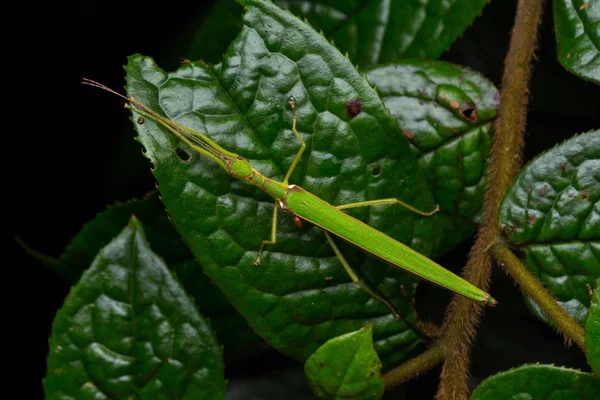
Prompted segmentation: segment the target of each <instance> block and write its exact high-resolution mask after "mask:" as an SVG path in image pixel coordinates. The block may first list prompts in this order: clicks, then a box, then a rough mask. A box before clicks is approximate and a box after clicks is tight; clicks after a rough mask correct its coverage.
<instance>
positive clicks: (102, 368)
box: [44, 218, 225, 400]
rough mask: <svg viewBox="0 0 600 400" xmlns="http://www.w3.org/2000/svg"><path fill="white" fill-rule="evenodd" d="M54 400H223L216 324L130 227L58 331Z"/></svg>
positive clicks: (50, 392) (70, 299) (50, 394)
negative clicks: (205, 316) (215, 330)
mask: <svg viewBox="0 0 600 400" xmlns="http://www.w3.org/2000/svg"><path fill="white" fill-rule="evenodd" d="M44 389H45V393H46V399H48V400H52V399H65V398H95V399H128V398H131V399H133V398H139V399H146V398H147V399H159V398H164V399H166V398H171V399H172V398H194V399H222V398H223V393H224V390H225V379H224V376H223V361H222V357H221V348H220V347H219V345H218V344H217V341H216V338H215V336H214V333H213V332H212V330H211V329H210V326H209V324H208V323H207V322H206V321H205V319H204V318H203V317H202V316H201V315H200V314H199V313H198V310H197V309H196V307H195V306H194V304H193V302H191V301H190V300H189V298H188V296H187V294H186V293H185V292H184V290H183V288H182V287H181V286H180V284H179V283H178V282H177V281H176V280H175V279H174V278H173V276H172V273H171V272H170V271H169V270H168V269H167V267H166V265H165V264H164V263H163V261H162V260H161V259H160V257H158V256H157V255H156V254H154V253H153V252H152V250H150V248H149V247H148V243H147V242H146V238H145V235H144V231H143V228H142V225H141V224H140V222H139V221H138V220H136V219H135V218H132V219H131V221H130V223H129V225H128V226H127V227H126V228H125V229H124V230H123V231H122V232H121V233H120V234H119V235H118V236H117V237H116V238H115V239H114V240H113V241H112V242H111V243H109V244H108V245H107V246H106V247H104V248H103V249H102V250H101V251H100V253H99V254H98V256H97V257H96V258H95V259H94V262H93V263H92V265H91V267H90V269H89V270H87V271H86V272H85V273H84V274H83V276H82V277H81V280H80V281H79V282H78V283H77V285H75V286H74V287H73V289H72V290H71V292H70V293H69V295H68V296H67V298H66V300H65V303H64V305H63V307H62V308H61V309H60V310H59V311H58V313H57V315H56V318H55V320H54V323H53V326H52V336H51V339H50V355H49V356H48V375H47V377H46V380H45V381H44Z"/></svg>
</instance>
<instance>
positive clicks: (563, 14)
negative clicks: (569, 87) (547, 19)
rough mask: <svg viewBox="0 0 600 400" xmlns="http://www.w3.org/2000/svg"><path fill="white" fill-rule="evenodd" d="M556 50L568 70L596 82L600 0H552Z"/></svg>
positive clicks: (599, 63)
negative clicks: (599, 0) (598, 0)
mask: <svg viewBox="0 0 600 400" xmlns="http://www.w3.org/2000/svg"><path fill="white" fill-rule="evenodd" d="M553 11H554V26H555V29H556V44H557V47H556V51H557V54H558V60H559V61H560V63H561V64H562V65H563V66H564V67H565V68H566V69H567V70H568V71H570V72H571V73H573V74H575V75H577V76H579V77H581V78H583V79H586V80H590V81H592V82H596V83H600V3H598V2H597V1H591V0H554V1H553Z"/></svg>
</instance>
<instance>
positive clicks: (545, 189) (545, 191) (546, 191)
mask: <svg viewBox="0 0 600 400" xmlns="http://www.w3.org/2000/svg"><path fill="white" fill-rule="evenodd" d="M546 194H548V185H544V186H543V187H542V189H541V190H540V193H539V195H540V197H544V196H545V195H546Z"/></svg>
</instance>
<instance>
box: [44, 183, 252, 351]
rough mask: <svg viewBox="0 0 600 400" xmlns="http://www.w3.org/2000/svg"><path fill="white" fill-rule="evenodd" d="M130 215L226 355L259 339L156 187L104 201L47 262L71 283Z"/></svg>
mask: <svg viewBox="0 0 600 400" xmlns="http://www.w3.org/2000/svg"><path fill="white" fill-rule="evenodd" d="M131 215H135V216H136V217H137V218H138V219H140V220H141V221H147V222H146V223H145V224H144V232H145V234H146V237H147V238H148V242H149V243H150V245H151V246H152V248H153V249H154V251H155V252H156V253H157V254H159V255H160V256H161V257H163V258H164V259H165V261H166V263H167V265H168V266H169V268H171V270H172V271H174V272H175V273H176V274H177V277H178V278H179V281H180V282H181V284H182V285H183V287H184V289H185V291H186V293H187V294H189V295H190V296H192V297H193V298H194V300H195V301H196V305H197V306H198V309H199V310H200V312H201V313H202V314H203V315H205V316H206V317H208V318H210V320H211V323H212V325H213V328H214V329H215V331H216V332H217V336H218V338H219V343H220V344H222V345H223V346H224V351H225V357H226V358H229V357H230V356H232V355H233V354H235V353H236V352H237V351H238V350H243V349H245V348H247V347H248V345H249V344H250V343H255V342H257V341H259V340H260V338H259V337H258V336H257V335H256V334H255V333H254V331H252V329H250V327H248V323H247V322H246V321H245V320H244V318H242V316H241V315H240V314H239V313H238V312H237V311H236V310H235V309H234V308H233V307H232V306H231V304H230V303H229V301H228V300H227V298H226V297H225V295H224V294H223V292H221V291H220V290H219V289H218V288H217V287H216V286H215V285H213V284H212V283H211V281H210V279H209V278H208V276H207V275H206V274H205V273H204V272H203V271H202V267H201V266H200V265H199V264H198V263H197V262H196V261H195V259H194V256H193V255H192V253H191V252H190V250H189V249H188V247H187V246H186V245H185V243H183V241H182V240H181V236H180V235H179V234H178V233H177V231H176V230H175V227H174V226H173V224H171V221H169V218H168V216H167V212H166V211H165V206H164V205H163V204H162V202H161V201H160V199H159V198H158V193H156V192H153V193H150V194H148V195H147V196H146V197H145V198H144V199H142V200H138V199H133V200H130V201H127V202H125V203H115V204H111V205H109V206H108V207H107V208H106V209H105V210H104V211H102V212H100V213H98V215H96V217H95V218H94V219H92V220H91V221H90V222H88V223H87V224H85V225H84V226H83V228H82V229H81V230H80V231H79V232H78V233H77V234H76V235H75V236H74V237H73V239H72V240H71V243H69V245H68V246H67V247H66V249H65V251H64V252H63V253H62V254H61V256H60V258H59V259H58V260H56V261H55V262H54V263H53V265H50V266H51V267H52V269H54V270H55V271H56V272H57V273H59V274H60V275H61V276H63V277H64V278H65V279H67V280H68V281H69V283H71V284H72V285H74V284H75V283H76V282H77V281H78V280H79V278H80V276H81V274H82V273H83V271H84V270H85V268H88V267H89V265H90V264H91V263H92V261H93V260H94V257H95V256H96V254H97V253H98V252H99V251H100V249H101V248H102V247H104V246H105V245H106V244H107V243H108V242H110V241H111V240H112V239H113V238H114V237H115V236H116V235H118V234H119V232H120V231H121V230H122V229H123V226H124V225H126V224H127V222H128V221H129V218H130V217H131ZM38 259H40V256H39V255H38ZM40 261H43V260H41V259H40Z"/></svg>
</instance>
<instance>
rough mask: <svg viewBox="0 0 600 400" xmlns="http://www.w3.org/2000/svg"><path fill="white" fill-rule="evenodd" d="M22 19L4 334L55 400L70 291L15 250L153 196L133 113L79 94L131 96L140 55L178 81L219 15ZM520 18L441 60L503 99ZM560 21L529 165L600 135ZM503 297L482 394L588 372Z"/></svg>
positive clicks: (84, 11)
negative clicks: (502, 379) (498, 379)
mask: <svg viewBox="0 0 600 400" xmlns="http://www.w3.org/2000/svg"><path fill="white" fill-rule="evenodd" d="M208 3H210V2H208ZM548 3H550V2H548ZM548 5H550V4H548ZM22 6H24V7H31V10H24V13H23V14H22V15H23V16H24V17H25V18H26V20H24V21H23V22H22V23H21V24H20V28H19V29H15V30H14V31H13V33H12V35H13V36H14V40H13V39H11V37H10V35H9V37H8V39H9V42H11V44H13V45H15V44H16V46H15V48H14V49H13V48H11V47H10V46H7V49H6V50H5V55H9V56H10V57H5V71H6V72H5V84H6V86H5V88H8V92H9V93H8V94H6V97H7V99H5V101H8V103H9V104H10V105H11V106H10V107H8V108H7V107H5V108H4V109H5V111H9V110H10V111H9V112H10V114H8V115H4V117H5V118H6V119H5V123H4V135H5V136H6V137H7V138H9V140H8V145H5V147H4V150H5V152H4V154H5V160H6V161H7V163H6V164H5V166H4V177H7V178H8V185H7V186H8V187H5V189H4V191H3V193H4V196H3V197H5V198H6V199H8V205H7V206H5V212H6V214H8V219H9V223H8V226H9V228H8V236H7V240H8V242H9V256H8V257H7V261H6V262H5V263H3V264H4V266H5V267H4V270H5V271H7V272H9V274H6V275H5V278H4V286H5V290H4V297H5V301H4V304H5V307H6V310H7V311H8V312H7V313H6V317H5V318H6V323H5V324H3V326H4V335H5V336H6V341H5V343H8V344H9V346H8V349H9V355H7V356H8V360H10V364H13V365H14V368H12V372H13V373H16V374H18V375H19V376H21V375H22V379H25V381H26V382H27V383H26V385H23V386H20V387H21V388H22V389H23V392H25V393H22V394H23V395H22V396H19V397H20V398H21V397H22V398H32V399H35V398H43V394H42V393H43V392H42V389H41V379H42V377H43V376H44V375H45V360H46V355H47V341H48V337H49V333H50V327H51V323H52V319H53V318H54V314H55V312H56V310H57V309H58V308H59V307H60V306H61V304H62V302H63V300H64V297H65V296H66V294H67V293H68V289H69V288H68V286H67V285H66V284H64V283H63V282H62V280H61V279H60V278H59V277H57V276H56V275H55V274H54V273H53V272H51V271H49V270H48V269H46V268H45V267H43V266H41V265H40V264H39V263H38V262H36V261H35V260H34V259H32V258H31V257H30V256H28V255H27V254H25V253H24V252H23V251H22V250H21V249H19V248H18V247H17V246H16V244H15V241H14V239H13V236H14V235H19V236H20V237H21V238H22V239H23V240H24V241H26V242H27V243H28V244H29V245H30V246H31V247H33V248H35V249H37V250H39V251H41V252H44V253H48V254H51V255H55V256H57V255H58V254H60V252H61V251H62V249H63V248H64V246H65V245H66V244H67V243H68V242H69V239H70V238H71V236H72V235H74V234H75V233H76V232H77V231H78V230H79V229H80V227H81V226H82V225H83V224H84V223H85V222H87V221H89V220H90V219H91V218H93V217H94V215H95V214H96V213H98V212H99V211H101V210H103V209H104V208H105V206H106V205H107V204H110V203H112V202H114V201H116V200H119V201H125V200H127V199H129V198H132V197H140V196H142V195H143V194H145V193H146V192H147V191H148V190H149V189H151V188H152V187H153V186H154V179H153V178H152V176H151V174H150V173H149V172H148V167H149V163H148V162H147V161H146V160H145V159H144V158H143V156H142V154H141V149H140V147H139V145H138V144H137V143H136V142H134V140H133V129H132V127H131V124H130V122H129V119H128V113H127V112H126V111H124V110H123V109H122V103H123V102H122V101H121V100H118V99H116V98H114V97H111V96H108V95H107V94H104V93H102V92H100V91H98V90H92V89H90V88H88V87H85V86H82V85H81V84H80V83H79V82H80V80H81V78H82V77H87V78H91V79H95V80H98V81H101V82H102V83H104V84H106V85H108V86H110V87H113V88H115V89H117V90H121V89H122V87H123V86H124V83H125V81H124V71H123V69H122V65H124V64H125V63H126V58H127V56H128V55H131V54H133V53H138V52H139V53H142V54H146V55H151V56H153V57H154V58H155V59H156V60H157V62H158V64H159V65H160V66H161V67H163V68H164V69H165V70H167V71H170V70H174V69H175V68H176V67H177V65H178V63H179V60H180V58H181V57H184V56H185V54H186V51H187V50H188V47H187V39H186V38H189V34H190V33H191V32H194V30H195V28H196V27H197V26H199V25H200V23H201V22H202V20H203V18H204V17H205V15H206V14H207V13H208V11H209V10H210V5H209V4H207V2H202V1H173V2H171V3H161V4H154V5H150V4H149V3H148V4H146V3H142V2H122V1H113V0H108V1H86V2H82V3H79V4H77V5H59V6H56V5H55V4H46V5H44V6H42V7H43V8H40V7H38V6H35V7H34V6H32V5H31V6H30V5H26V4H24V5H22ZM56 7H64V9H60V8H56ZM514 7H515V2H514V1H493V2H492V4H491V5H488V6H487V7H486V8H485V9H484V11H483V14H484V15H483V17H482V18H480V19H479V20H477V21H476V23H475V24H474V26H472V27H471V28H470V29H469V30H468V31H467V33H466V35H465V36H464V37H463V38H461V39H460V40H458V41H457V42H456V43H455V45H453V47H452V48H451V49H450V51H448V52H446V53H445V54H444V56H443V57H442V59H445V60H449V61H453V62H457V63H459V64H463V65H468V66H470V67H472V68H473V69H475V70H478V71H480V72H482V73H483V74H484V75H485V76H486V77H488V78H489V79H491V80H492V81H493V82H494V83H495V84H497V85H499V84H500V79H501V75H502V64H503V59H504V56H505V52H506V50H507V49H508V40H509V36H508V33H509V31H510V28H511V26H512V23H513V15H514ZM550 8H551V7H547V10H546V13H545V18H544V24H543V26H542V31H541V32H542V33H541V46H540V50H539V52H538V59H539V61H536V64H535V71H534V77H533V80H532V89H531V98H532V104H531V109H530V113H529V119H528V128H527V136H526V140H527V147H526V158H527V159H529V158H530V157H532V156H533V155H535V154H537V153H539V152H540V151H542V150H544V149H547V148H549V147H551V146H552V145H553V144H555V143H558V142H560V141H562V140H564V139H566V138H568V137H570V136H571V135H572V134H574V133H578V132H584V131H587V130H589V129H597V128H598V127H599V124H598V121H597V120H596V119H595V118H596V115H598V100H597V96H596V97H594V93H595V94H596V95H597V94H598V92H599V91H598V86H595V85H593V84H590V83H586V82H583V81H582V80H580V79H578V78H576V77H574V76H572V75H571V74H569V73H567V72H566V71H565V70H564V69H563V67H562V66H560V65H559V64H558V62H557V61H556V56H555V54H556V53H555V40H554V32H553V26H552V15H551V9H550ZM9 17H10V16H7V18H9ZM469 246H470V243H466V244H465V245H464V246H462V247H461V248H459V249H457V250H456V251H454V252H453V253H452V254H451V255H449V256H448V258H447V259H448V260H453V263H454V264H458V265H460V263H457V262H456V261H455V260H457V259H458V260H464V259H465V257H466V254H467V253H468V249H469ZM448 262H449V263H450V261H448ZM13 274H14V276H13ZM492 293H493V294H494V297H496V298H497V299H498V300H499V301H500V305H499V306H498V307H497V308H496V309H490V310H488V311H487V312H486V314H485V317H484V319H483V325H482V328H481V330H480V332H479V336H478V339H477V343H476V347H475V350H474V356H473V362H474V364H473V385H474V386H475V385H476V384H477V383H478V382H479V381H480V380H481V379H484V378H485V377H487V376H488V375H490V374H492V373H495V372H497V371H500V370H504V369H507V368H510V367H514V366H517V365H520V364H523V363H525V362H538V361H539V362H542V363H555V364H557V365H566V366H569V367H576V368H582V369H586V370H588V369H589V368H588V367H587V364H586V362H585V358H584V357H583V355H582V353H581V352H580V351H579V350H578V349H577V348H572V349H567V348H566V347H565V346H564V343H563V339H562V338H561V337H560V336H559V335H557V334H556V333H555V332H553V330H552V329H551V328H549V327H547V326H546V325H545V324H543V323H542V322H540V321H538V320H537V319H536V318H535V317H534V316H532V315H531V314H530V313H529V311H528V310H527V309H526V307H525V306H524V305H523V302H522V298H521V296H520V294H519V293H518V290H517V289H516V288H515V287H514V286H513V284H512V283H511V281H510V280H509V279H508V278H506V277H505V276H504V274H503V273H502V272H501V271H500V270H498V269H496V270H495V271H494V283H493V286H492ZM417 296H418V297H417V307H418V308H420V312H421V314H422V315H423V316H424V317H426V318H428V317H431V318H433V319H434V320H435V319H436V318H439V316H440V315H441V311H440V310H442V309H443V308H442V307H438V308H435V309H433V308H423V307H422V306H420V304H421V303H423V304H424V302H419V299H423V298H425V297H429V296H439V297H440V299H446V300H447V299H448V295H447V294H446V293H445V292H443V291H441V290H438V289H436V288H433V287H431V285H421V286H420V288H419V290H418V295H417ZM440 304H441V305H442V306H443V300H440ZM13 352H14V355H13ZM257 365H260V366H262V369H261V368H257ZM283 366H288V367H289V366H294V363H293V362H291V361H289V360H287V359H286V358H285V357H283V356H281V355H278V354H277V353H275V352H267V353H266V354H263V355H262V356H260V357H258V358H249V359H245V360H244V361H239V362H238V363H236V364H235V365H228V366H227V374H228V377H229V378H231V382H230V386H231V387H232V388H235V385H236V384H237V383H236V382H241V381H242V379H243V378H245V379H248V380H252V379H253V378H252V377H255V376H259V375H261V374H264V372H262V371H266V370H273V369H282V368H284V367H283ZM438 372H439V371H438V370H434V372H432V373H430V374H427V375H425V376H422V377H419V378H417V379H415V380H413V381H411V382H410V383H409V384H408V385H407V386H406V387H404V388H400V389H399V390H398V391H397V393H398V394H401V396H400V397H398V396H396V397H395V398H403V396H402V395H403V394H405V395H407V398H419V399H427V398H431V397H432V395H433V393H435V387H436V385H437V376H439V374H438ZM300 379H301V378H300ZM9 384H10V383H9ZM289 390H294V389H291V388H290V389H289ZM28 392H30V393H31V394H30V395H29V394H26V393H28ZM386 397H387V396H386ZM390 397H391V396H390ZM273 398H278V397H277V396H275V397H273Z"/></svg>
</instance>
